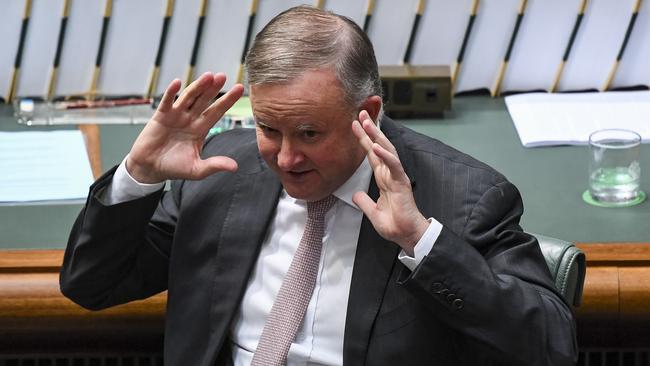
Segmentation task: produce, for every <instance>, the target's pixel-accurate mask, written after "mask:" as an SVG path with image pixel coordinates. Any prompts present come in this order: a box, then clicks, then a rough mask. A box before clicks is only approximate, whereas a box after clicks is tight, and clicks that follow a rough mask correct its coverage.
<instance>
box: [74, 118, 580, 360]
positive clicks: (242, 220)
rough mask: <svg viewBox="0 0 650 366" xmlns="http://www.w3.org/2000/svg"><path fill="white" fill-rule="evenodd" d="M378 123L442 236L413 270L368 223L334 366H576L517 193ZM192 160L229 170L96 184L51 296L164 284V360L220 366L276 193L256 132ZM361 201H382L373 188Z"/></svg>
mask: <svg viewBox="0 0 650 366" xmlns="http://www.w3.org/2000/svg"><path fill="white" fill-rule="evenodd" d="M382 130H384V133H385V134H386V135H387V137H388V138H389V139H390V140H391V141H392V143H393V144H394V145H395V147H396V149H397V151H398V153H399V156H400V159H401V161H402V164H403V165H404V168H405V170H406V172H407V174H408V176H409V177H410V179H411V181H412V185H413V192H414V195H415V200H416V202H417V205H418V207H419V209H420V210H421V212H422V213H423V214H424V216H425V217H435V218H436V219H437V220H438V221H440V222H441V223H442V224H443V230H442V233H441V234H440V237H439V238H438V240H437V241H436V243H435V245H434V246H433V249H432V250H431V252H430V253H429V254H428V255H427V256H426V257H425V259H424V260H423V261H422V263H421V264H420V265H419V266H418V267H417V268H416V270H415V271H413V272H411V271H409V270H408V269H406V267H404V265H403V264H402V263H401V262H400V261H399V260H398V259H397V254H398V252H399V247H398V246H397V245H396V244H394V243H392V242H388V241H386V240H384V239H383V238H381V237H380V236H379V235H378V234H377V232H375V230H374V228H373V227H372V225H371V223H370V222H369V221H368V219H367V218H365V217H364V219H363V222H362V225H361V233H360V237H359V242H358V247H357V254H356V258H355V262H354V270H353V275H352V283H351V289H350V297H349V302H348V309H347V321H346V326H345V339H344V355H343V359H344V364H345V365H354V366H356V365H364V364H365V365H391V366H392V365H555V366H558V365H571V364H573V363H574V360H575V358H576V354H577V350H576V343H575V329H574V322H573V317H572V314H571V311H570V309H569V307H568V306H567V305H566V304H565V302H564V301H563V300H562V299H561V297H560V296H559V295H558V294H557V293H556V292H555V289H554V285H553V282H552V281H551V278H550V274H549V271H548V269H547V267H546V264H545V262H544V259H543V257H542V254H541V252H540V249H539V246H538V244H537V242H536V240H535V239H534V238H533V237H531V236H530V235H528V234H525V233H524V232H522V230H521V228H520V227H519V224H518V222H519V218H520V215H521V214H522V212H523V206H522V202H521V198H520V195H519V192H518V191H517V189H516V188H515V187H514V186H513V185H512V184H511V183H509V182H508V181H507V180H506V179H505V178H504V177H503V176H502V175H500V174H499V173H497V172H496V171H494V170H493V169H491V168H490V167H488V166H486V165H485V164H483V163H481V162H478V161H476V160H474V159H472V158H471V157H469V156H467V155H464V154H462V153H460V152H458V151H456V150H454V149H452V148H450V147H448V146H446V145H444V144H442V143H441V142H439V141H436V140H434V139H431V138H429V137H426V136H423V135H420V134H417V133H415V132H413V131H411V130H408V129H406V128H404V127H401V126H399V125H397V124H396V123H394V122H392V121H391V120H389V119H388V118H386V119H385V120H384V121H383V123H382ZM203 153H204V155H228V156H231V157H233V158H234V159H235V160H236V161H237V162H238V164H239V171H238V172H237V173H235V174H233V173H218V174H214V175H212V176H210V177H208V178H206V179H204V180H201V181H175V182H173V183H172V188H171V190H170V191H169V192H167V193H164V194H163V193H162V192H159V193H157V194H153V195H150V196H147V197H145V198H142V199H137V200H134V201H129V202H124V203H120V204H117V205H112V206H106V205H104V204H103V203H102V201H101V199H100V198H98V197H99V196H98V194H99V193H101V191H102V190H103V189H104V188H105V186H106V185H107V184H108V183H109V182H110V179H111V177H112V172H109V173H107V174H106V175H104V176H103V177H102V178H100V179H99V180H98V181H97V182H96V183H95V184H94V185H93V186H92V187H91V193H90V195H89V198H88V201H87V203H86V207H85V208H84V209H83V211H82V212H81V213H80V215H79V217H78V219H77V221H76V222H75V225H74V227H73V229H72V233H71V235H70V239H69V243H68V247H67V250H66V253H65V259H64V265H63V268H62V270H61V289H62V291H63V293H64V294H65V295H66V296H68V297H70V298H71V299H72V300H74V301H76V302H77V303H79V304H80V305H82V306H84V307H87V308H90V309H101V308H105V307H108V306H112V305H115V304H120V303H124V302H127V301H131V300H134V299H141V298H145V297H148V296H151V295H153V294H155V293H158V292H160V291H163V290H165V289H168V290H169V293H168V304H167V318H166V333H165V359H166V363H167V364H168V365H206V366H207V365H213V364H215V363H218V364H221V363H222V361H220V360H222V359H227V358H228V356H227V354H228V352H229V351H230V350H229V348H230V346H231V345H230V342H229V340H228V336H229V329H230V326H231V321H232V320H233V317H234V315H235V314H236V311H237V309H238V306H239V305H240V301H241V299H242V296H243V293H244V290H245V288H246V284H247V281H248V279H249V276H250V274H251V270H252V267H253V265H254V263H255V260H256V257H257V255H258V253H259V250H260V243H262V241H263V239H264V236H265V234H266V231H267V228H268V225H269V222H270V220H271V218H272V215H273V212H274V209H275V207H276V203H277V200H278V196H279V194H280V192H281V189H282V187H281V185H280V182H279V181H278V179H277V177H276V176H275V175H274V173H273V172H272V171H271V170H270V169H269V168H268V167H267V166H266V164H265V163H264V161H263V160H262V158H261V157H260V155H259V153H258V149H257V145H256V141H255V137H254V132H253V131H252V130H234V131H231V132H228V133H224V134H220V135H217V136H216V137H214V138H212V139H210V140H209V141H208V142H207V144H206V146H205V147H204V151H203ZM369 194H370V196H371V197H373V198H376V197H377V196H378V192H377V187H376V185H375V183H374V180H373V181H372V182H371V184H370V189H369ZM161 196H162V197H161ZM224 356H225V357H224Z"/></svg>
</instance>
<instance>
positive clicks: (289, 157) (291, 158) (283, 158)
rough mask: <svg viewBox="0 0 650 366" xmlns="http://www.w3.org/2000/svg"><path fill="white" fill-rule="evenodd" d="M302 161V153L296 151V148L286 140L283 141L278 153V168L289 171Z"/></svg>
mask: <svg viewBox="0 0 650 366" xmlns="http://www.w3.org/2000/svg"><path fill="white" fill-rule="evenodd" d="M302 160H303V155H302V153H301V152H300V151H299V150H298V149H296V146H295V145H294V144H293V143H292V142H291V141H289V140H288V139H283V140H282V144H281V145H280V151H279V152H278V167H279V168H280V169H282V170H285V171H289V170H292V169H294V168H296V166H297V165H298V164H300V162H302Z"/></svg>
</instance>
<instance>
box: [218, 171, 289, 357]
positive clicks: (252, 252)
mask: <svg viewBox="0 0 650 366" xmlns="http://www.w3.org/2000/svg"><path fill="white" fill-rule="evenodd" d="M281 189H282V187H281V185H280V182H279V181H278V179H277V177H276V175H275V174H274V173H273V172H272V171H271V170H270V169H268V168H262V170H261V171H259V172H255V173H250V174H241V175H239V176H238V180H237V183H236V188H235V191H234V194H233V199H232V201H231V203H230V207H229V209H228V213H227V214H226V216H225V218H224V224H223V228H222V231H221V237H220V239H219V248H218V252H217V260H216V266H217V268H216V276H215V279H214V287H213V291H212V299H213V301H212V311H211V313H210V318H211V324H212V325H213V329H212V337H213V338H214V341H213V342H211V344H212V345H214V346H218V347H220V346H221V345H222V343H223V341H224V338H226V336H227V334H228V333H229V331H228V329H229V326H230V323H231V321H232V319H233V317H234V314H235V311H236V310H237V308H238V305H239V302H240V301H241V298H242V296H243V294H244V291H245V289H246V286H247V283H248V279H249V276H250V272H251V269H252V267H253V265H254V264H255V261H256V259H257V256H258V254H259V250H260V247H261V244H262V241H263V240H264V236H265V234H266V232H267V229H268V225H269V224H270V222H271V220H272V217H273V212H274V210H275V208H276V206H277V202H278V197H279V195H280V192H281ZM218 349H219V348H216V349H215V351H216V350H218ZM213 354H215V355H216V352H214V353H213Z"/></svg>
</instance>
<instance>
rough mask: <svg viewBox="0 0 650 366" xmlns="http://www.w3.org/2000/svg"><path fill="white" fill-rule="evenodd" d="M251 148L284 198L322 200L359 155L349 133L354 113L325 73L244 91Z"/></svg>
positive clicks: (345, 177)
mask: <svg viewBox="0 0 650 366" xmlns="http://www.w3.org/2000/svg"><path fill="white" fill-rule="evenodd" d="M250 98H251V103H252V106H253V114H254V116H255V122H256V129H257V145H258V147H259V150H260V153H261V154H262V157H263V158H264V160H265V161H266V163H267V164H268V165H269V166H270V167H271V169H273V170H274V171H275V172H276V174H278V176H279V177H280V180H281V182H282V185H283V186H284V189H285V190H286V191H287V193H289V195H290V196H292V197H294V198H298V199H304V200H307V201H315V200H319V199H322V198H325V197H327V196H328V195H329V194H331V193H332V192H334V191H335V190H336V189H337V188H338V187H339V186H341V185H342V184H343V183H345V181H346V180H348V178H349V177H350V176H351V175H352V174H353V173H354V171H355V170H356V169H357V167H358V166H359V164H360V163H361V161H362V160H363V157H364V154H365V153H364V151H363V149H362V148H361V146H360V145H359V143H358V141H357V140H356V138H355V136H354V134H353V133H352V129H351V124H352V121H353V120H354V119H355V118H357V113H358V111H356V110H353V109H351V108H350V107H349V106H347V104H346V103H345V102H344V99H343V91H342V89H341V86H340V83H339V82H338V80H337V79H336V77H335V75H334V73H333V72H332V71H330V70H329V69H326V70H317V71H307V72H305V73H304V74H303V75H302V76H300V77H298V78H296V79H294V80H292V81H291V82H288V83H273V84H259V85H252V86H251V87H250Z"/></svg>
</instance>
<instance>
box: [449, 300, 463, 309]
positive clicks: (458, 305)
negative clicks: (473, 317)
mask: <svg viewBox="0 0 650 366" xmlns="http://www.w3.org/2000/svg"><path fill="white" fill-rule="evenodd" d="M451 306H453V307H454V308H455V309H456V310H460V309H462V308H463V300H461V299H456V300H454V302H452V303H451Z"/></svg>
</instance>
